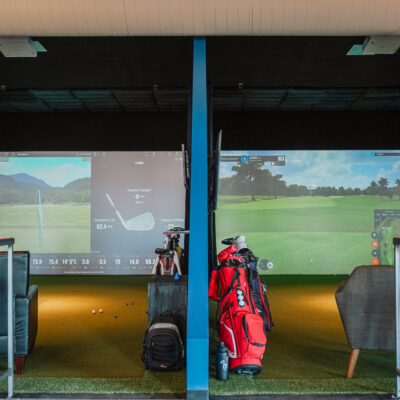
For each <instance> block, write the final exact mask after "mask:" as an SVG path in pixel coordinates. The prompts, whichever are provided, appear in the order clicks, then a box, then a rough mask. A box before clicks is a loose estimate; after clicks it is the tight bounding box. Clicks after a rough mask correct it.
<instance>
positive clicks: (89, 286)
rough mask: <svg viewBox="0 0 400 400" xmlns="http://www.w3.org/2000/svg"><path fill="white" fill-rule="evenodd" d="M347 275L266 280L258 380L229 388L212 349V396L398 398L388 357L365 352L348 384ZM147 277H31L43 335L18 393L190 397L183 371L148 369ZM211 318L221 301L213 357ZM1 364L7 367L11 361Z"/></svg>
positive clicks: (237, 379)
mask: <svg viewBox="0 0 400 400" xmlns="http://www.w3.org/2000/svg"><path fill="white" fill-rule="evenodd" d="M344 278H345V276H335V277H332V276H311V275H310V276H302V277H294V276H271V277H269V278H268V279H265V280H266V282H268V290H269V292H268V293H269V299H270V303H271V311H272V317H273V321H274V323H275V327H274V328H273V330H272V332H271V333H270V335H269V339H268V345H267V349H266V352H265V355H264V361H263V371H262V372H261V374H260V375H257V376H254V377H252V376H238V375H233V374H231V375H230V377H229V381H228V382H219V381H216V380H215V370H214V363H213V361H214V353H212V355H211V362H210V391H211V393H214V394H252V393H311V392H316V393H385V392H386V393H389V392H393V390H394V387H395V378H394V377H393V369H394V365H395V364H394V363H395V361H394V353H391V352H376V351H365V352H362V353H361V355H360V359H359V362H358V365H357V369H356V372H355V375H354V377H353V378H352V379H350V380H346V379H345V374H346V368H347V362H348V356H349V352H350V349H349V346H348V344H347V341H346V337H345V333H344V330H343V326H342V324H341V321H340V317H339V314H338V312H337V307H336V303H335V299H334V293H335V290H336V287H337V285H338V284H339V282H340V281H342V280H343V279H344ZM149 279H151V278H148V277H134V276H131V277H115V276H113V277H104V276H99V277H94V276H90V277H88V276H62V277H54V276H53V277H44V276H38V277H32V278H31V282H32V283H33V284H37V285H38V286H39V330H38V335H37V339H36V344H35V348H34V351H33V352H32V354H30V355H29V356H28V358H27V363H26V368H25V373H24V374H23V375H19V376H17V377H16V392H21V393H67V392H68V393H184V392H185V390H186V386H185V379H186V371H185V370H184V371H179V372H174V373H156V372H150V371H145V369H144V365H143V363H142V362H141V360H140V356H141V352H142V342H143V337H144V332H145V330H146V328H147V314H146V310H147V282H148V281H149ZM131 302H133V303H134V304H133V305H131ZM127 303H128V305H127ZM100 308H101V309H102V310H103V313H102V314H100V313H99V312H98V310H99V309H100ZM92 310H96V314H94V315H93V314H92ZM115 316H117V317H118V318H115ZM214 316H215V303H214V302H210V343H211V348H212V351H214V349H215V347H216V340H217V335H216V333H215V332H214V329H213V326H214ZM0 360H1V366H4V365H5V363H6V358H5V357H0ZM1 385H2V386H0V388H1V390H0V392H4V391H5V388H6V386H5V383H4V382H2V383H1Z"/></svg>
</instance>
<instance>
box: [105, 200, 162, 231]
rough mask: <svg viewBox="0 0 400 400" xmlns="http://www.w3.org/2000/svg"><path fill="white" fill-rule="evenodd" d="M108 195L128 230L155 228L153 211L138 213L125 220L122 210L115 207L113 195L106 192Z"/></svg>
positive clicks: (149, 229)
mask: <svg viewBox="0 0 400 400" xmlns="http://www.w3.org/2000/svg"><path fill="white" fill-rule="evenodd" d="M106 197H107V199H108V201H109V202H110V204H111V206H112V207H113V209H114V210H115V213H116V214H117V216H118V218H119V219H120V221H121V223H122V225H123V226H124V228H125V229H126V230H128V231H151V230H152V229H153V228H154V224H155V221H154V215H153V214H152V213H151V212H149V211H148V212H145V213H143V214H140V215H137V216H136V217H133V218H130V219H127V220H125V219H123V218H122V216H121V214H120V212H119V211H118V210H117V208H116V207H115V204H114V203H113V201H112V200H111V197H110V195H109V194H108V193H106Z"/></svg>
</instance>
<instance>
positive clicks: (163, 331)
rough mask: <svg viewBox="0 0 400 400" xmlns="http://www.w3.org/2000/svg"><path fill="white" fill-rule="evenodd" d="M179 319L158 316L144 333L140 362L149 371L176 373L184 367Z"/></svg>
mask: <svg viewBox="0 0 400 400" xmlns="http://www.w3.org/2000/svg"><path fill="white" fill-rule="evenodd" d="M181 332H182V330H181V329H180V320H179V317H177V316H175V315H165V314H164V313H163V314H162V315H159V316H157V317H155V318H154V319H153V320H152V321H151V323H150V326H149V329H147V331H146V335H145V337H144V342H143V354H142V361H143V362H144V364H145V368H146V369H149V370H151V371H178V370H180V369H182V368H183V367H184V365H185V346H184V344H183V341H182V336H181Z"/></svg>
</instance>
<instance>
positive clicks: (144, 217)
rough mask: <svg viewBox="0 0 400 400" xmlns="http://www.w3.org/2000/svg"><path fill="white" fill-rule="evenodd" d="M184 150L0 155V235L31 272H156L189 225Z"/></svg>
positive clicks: (110, 273)
mask: <svg viewBox="0 0 400 400" xmlns="http://www.w3.org/2000/svg"><path fill="white" fill-rule="evenodd" d="M182 169H183V167H182V154H181V152H15V153H0V236H3V237H15V239H16V245H15V249H16V250H28V251H30V252H31V273H32V274H46V275H47V274H54V275H55V274H107V275H113V274H118V275H124V274H129V275H131V274H151V269H152V266H153V263H154V259H155V254H154V249H155V248H156V247H157V246H158V243H159V241H160V238H161V237H162V236H163V235H162V232H164V231H165V230H166V229H169V228H171V227H173V226H184V215H185V188H184V185H183V171H182Z"/></svg>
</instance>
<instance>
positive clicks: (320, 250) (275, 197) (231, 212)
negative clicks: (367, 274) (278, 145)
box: [216, 150, 400, 274]
mask: <svg viewBox="0 0 400 400" xmlns="http://www.w3.org/2000/svg"><path fill="white" fill-rule="evenodd" d="M399 210H400V151H396V150H379V151H371V150H340V151H339V150H327V151H282V150H280V151H269V150H268V151H234V152H232V151H231V152H227V151H223V152H221V156H220V166H219V183H218V208H217V212H216V234H217V244H218V246H219V247H218V249H219V250H220V249H222V248H223V247H224V246H223V245H222V244H221V243H220V242H221V239H223V238H226V237H232V236H236V235H239V234H241V235H245V236H246V242H247V244H248V246H249V247H250V248H251V249H252V250H253V252H254V254H255V255H256V256H258V257H259V258H260V259H267V260H269V261H271V262H272V263H273V268H272V269H271V270H268V274H271V273H273V274H348V273H350V272H351V271H352V270H353V269H354V268H355V267H356V266H358V265H370V264H374V265H384V264H393V245H392V237H393V236H398V235H400V211H399ZM260 272H261V273H263V271H262V270H261V271H260Z"/></svg>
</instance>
